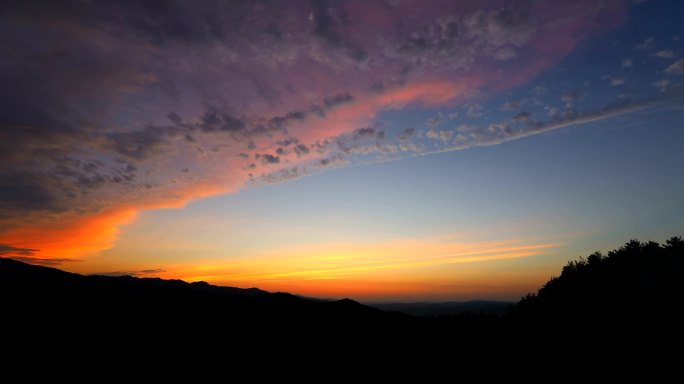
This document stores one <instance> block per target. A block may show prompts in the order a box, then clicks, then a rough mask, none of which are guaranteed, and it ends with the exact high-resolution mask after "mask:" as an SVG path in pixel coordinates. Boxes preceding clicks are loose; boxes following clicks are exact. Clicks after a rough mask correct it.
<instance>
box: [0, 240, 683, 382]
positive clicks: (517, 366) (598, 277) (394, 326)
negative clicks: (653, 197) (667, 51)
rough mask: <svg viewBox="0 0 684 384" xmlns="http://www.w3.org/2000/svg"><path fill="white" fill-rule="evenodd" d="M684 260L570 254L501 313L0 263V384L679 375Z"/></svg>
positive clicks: (659, 249)
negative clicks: (410, 311) (410, 310)
mask: <svg viewBox="0 0 684 384" xmlns="http://www.w3.org/2000/svg"><path fill="white" fill-rule="evenodd" d="M683 262H684V242H683V241H682V239H681V238H672V239H670V240H668V242H666V243H665V244H663V245H660V244H657V243H653V242H648V243H641V242H638V241H636V240H635V241H630V242H629V243H627V244H626V245H624V246H623V247H621V248H619V249H616V250H614V251H611V252H609V253H608V254H607V255H602V254H599V253H595V254H593V255H590V256H588V257H587V258H582V259H580V260H578V261H573V262H571V263H569V264H568V265H567V266H566V267H565V268H563V270H562V271H561V273H560V275H559V276H557V277H553V278H552V279H551V280H549V282H548V283H546V284H545V285H544V286H543V287H541V288H540V290H539V291H538V292H537V293H535V294H530V295H528V296H526V297H525V298H523V299H522V300H521V301H520V302H519V303H517V304H516V305H513V306H511V307H510V308H509V309H508V310H507V311H506V313H505V314H504V315H502V316H496V315H493V314H492V313H491V312H490V313H484V311H479V310H477V311H472V310H469V311H467V312H468V313H462V314H456V315H451V316H437V317H413V316H408V315H404V314H400V313H396V312H383V311H381V310H379V309H376V308H371V307H368V306H365V305H362V304H359V303H357V302H355V301H353V300H349V299H345V300H340V301H321V300H307V299H304V298H301V297H297V296H294V295H291V294H288V293H268V292H265V291H261V290H259V289H255V288H251V289H239V288H227V287H216V286H212V285H209V284H206V283H186V282H182V281H178V280H162V279H140V278H134V277H107V276H81V275H78V274H73V273H68V272H64V271H60V270H58V269H54V268H47V267H39V266H32V265H28V264H24V263H21V262H18V261H15V260H10V259H2V258H0V308H1V309H2V311H1V312H0V372H1V377H2V381H3V382H7V383H34V382H46V381H48V382H70V383H74V382H88V383H91V382H97V383H129V382H141V381H149V382H163V383H194V382H202V383H213V382H221V383H224V382H230V383H262V382H263V383H273V382H278V383H281V382H297V383H304V382H310V383H320V382H326V383H334V382H338V383H378V382H393V383H394V382H396V383H418V382H419V383H443V382H458V383H586V382H604V383H605V382H608V383H610V382H635V381H637V382H660V381H663V380H665V378H669V377H670V376H673V377H674V378H675V380H676V377H679V375H681V372H680V366H681V364H680V363H681V362H680V354H678V353H677V352H676V351H678V350H679V348H681V345H682V341H684V340H683V331H682V327H681V324H684V316H682V313H683V312H684V311H683V309H684V308H683V304H682V301H681V292H682V289H681V274H682V271H683V270H684V269H683V267H684V265H683ZM505 304H506V305H508V303H505ZM443 305H445V306H446V307H445V308H446V309H449V308H450V307H449V306H451V309H457V308H466V307H469V308H471V309H477V308H482V307H483V306H489V305H504V303H498V304H493V303H488V302H472V303H443ZM427 306H428V307H430V304H428V305H427ZM478 306H479V307H478ZM433 308H434V307H433ZM386 309H387V308H386ZM390 309H391V308H390ZM395 309H396V307H395ZM673 351H674V352H673Z"/></svg>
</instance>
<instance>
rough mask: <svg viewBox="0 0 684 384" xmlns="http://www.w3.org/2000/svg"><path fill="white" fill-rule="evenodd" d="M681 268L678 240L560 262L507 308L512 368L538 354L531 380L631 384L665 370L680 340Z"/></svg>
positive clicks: (683, 252) (683, 259) (682, 247)
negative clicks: (600, 380) (595, 380)
mask: <svg viewBox="0 0 684 384" xmlns="http://www.w3.org/2000/svg"><path fill="white" fill-rule="evenodd" d="M683 267H684V242H682V240H681V238H672V239H670V240H668V241H667V243H666V244H665V245H664V246H661V245H659V244H658V243H654V242H648V243H641V242H639V241H637V240H632V241H630V242H628V243H627V244H625V245H624V246H623V247H621V248H619V249H617V250H613V251H611V252H609V253H608V255H605V256H604V255H602V254H601V253H594V254H592V255H591V256H589V257H587V258H586V259H580V260H578V261H573V262H570V263H568V265H566V266H565V267H564V268H563V271H562V273H561V274H560V276H558V277H554V278H552V279H551V280H549V281H548V282H547V283H546V284H545V285H544V286H543V287H542V288H541V289H540V290H539V292H538V293H537V294H536V295H528V296H526V297H524V298H523V299H522V300H521V301H520V303H519V304H518V305H517V306H515V307H514V308H512V309H511V310H510V312H509V314H508V318H507V321H509V323H510V324H508V325H509V326H510V327H511V328H512V329H511V336H512V340H515V341H514V342H517V343H518V346H519V348H517V349H516V350H517V354H516V358H515V359H513V360H512V363H513V364H512V365H513V366H516V364H517V365H518V366H520V364H523V362H524V361H525V360H526V359H530V358H539V355H540V354H539V351H544V355H542V356H541V357H542V358H543V359H542V360H541V361H542V362H544V364H542V365H541V366H540V368H539V369H538V370H537V375H538V376H537V378H538V379H539V378H541V379H544V378H545V379H548V380H552V381H559V376H558V374H559V373H562V375H561V376H562V377H560V378H562V379H563V380H564V381H567V382H578V381H581V380H583V379H584V378H586V377H587V376H590V377H593V378H603V379H605V380H611V381H622V382H632V381H633V380H634V378H635V377H644V376H648V377H650V379H651V380H652V379H653V378H654V377H655V376H659V375H663V374H664V372H671V371H672V369H673V367H675V366H677V365H678V364H679V362H678V360H679V358H678V357H676V355H675V354H672V352H671V351H673V350H674V349H679V348H680V347H681V341H682V330H681V324H682V321H683V320H684V317H683V316H682V314H683V309H684V308H683V304H682V300H681V293H682V291H683V290H682V284H681V279H682V272H683V271H684V269H683Z"/></svg>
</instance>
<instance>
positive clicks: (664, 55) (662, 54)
mask: <svg viewBox="0 0 684 384" xmlns="http://www.w3.org/2000/svg"><path fill="white" fill-rule="evenodd" d="M651 56H653V57H658V58H661V59H674V58H675V57H677V53H676V52H675V51H673V50H672V49H666V50H662V51H658V52H656V53H652V54H651Z"/></svg>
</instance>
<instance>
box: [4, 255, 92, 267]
mask: <svg viewBox="0 0 684 384" xmlns="http://www.w3.org/2000/svg"><path fill="white" fill-rule="evenodd" d="M12 259H14V260H17V261H21V262H22V263H27V264H33V265H42V266H45V267H57V266H60V265H62V264H64V263H73V262H79V261H81V260H77V259H68V258H67V259H65V258H38V257H23V256H12Z"/></svg>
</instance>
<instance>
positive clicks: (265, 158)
mask: <svg viewBox="0 0 684 384" xmlns="http://www.w3.org/2000/svg"><path fill="white" fill-rule="evenodd" d="M260 158H261V162H262V163H263V164H265V165H268V164H278V163H280V157H278V156H273V155H271V154H268V153H264V154H261V156H260Z"/></svg>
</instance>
